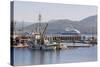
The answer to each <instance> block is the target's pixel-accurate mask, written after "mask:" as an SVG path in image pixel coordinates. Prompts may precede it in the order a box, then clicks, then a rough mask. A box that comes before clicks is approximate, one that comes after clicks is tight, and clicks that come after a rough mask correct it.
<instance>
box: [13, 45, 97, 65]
mask: <svg viewBox="0 0 100 67" xmlns="http://www.w3.org/2000/svg"><path fill="white" fill-rule="evenodd" d="M95 60H97V50H96V46H94V47H90V48H76V49H70V50H57V51H56V50H50V51H43V50H42V51H40V50H32V49H29V48H14V65H37V64H54V63H65V62H66V63H67V62H81V61H95Z"/></svg>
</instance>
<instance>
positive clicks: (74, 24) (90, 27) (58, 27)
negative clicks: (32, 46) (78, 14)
mask: <svg viewBox="0 0 100 67" xmlns="http://www.w3.org/2000/svg"><path fill="white" fill-rule="evenodd" d="M45 23H48V27H47V31H46V32H65V29H67V28H75V29H77V30H79V31H80V32H81V33H96V32H97V15H94V16H89V17H87V18H84V19H82V20H80V21H72V20H68V19H58V20H52V21H48V22H43V23H41V26H45ZM37 25H38V23H34V24H31V25H27V26H25V27H24V30H25V31H27V32H31V31H32V30H35V29H36V27H37Z"/></svg>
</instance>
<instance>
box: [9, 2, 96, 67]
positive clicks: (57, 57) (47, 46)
mask: <svg viewBox="0 0 100 67" xmlns="http://www.w3.org/2000/svg"><path fill="white" fill-rule="evenodd" d="M97 16H98V15H97V7H95V6H88V5H71V4H68V5H65V4H56V3H40V2H23V1H13V2H11V23H10V52H11V54H10V60H11V63H10V64H11V65H12V66H27V65H44V64H60V63H76V62H90V61H97V48H98V47H97V45H98V34H97V33H98V31H97Z"/></svg>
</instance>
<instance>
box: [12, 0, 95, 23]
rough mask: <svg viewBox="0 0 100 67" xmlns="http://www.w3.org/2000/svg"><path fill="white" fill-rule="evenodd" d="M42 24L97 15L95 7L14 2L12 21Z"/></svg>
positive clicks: (77, 19)
mask: <svg viewBox="0 0 100 67" xmlns="http://www.w3.org/2000/svg"><path fill="white" fill-rule="evenodd" d="M38 14H41V15H42V22H47V21H50V20H56V19H69V20H73V21H79V20H82V19H84V18H86V17H89V16H93V15H96V14H97V7H96V6H93V5H91V6H88V5H71V4H55V3H40V2H24V1H14V21H25V22H33V23H34V22H37V21H38Z"/></svg>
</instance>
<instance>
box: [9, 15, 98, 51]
mask: <svg viewBox="0 0 100 67" xmlns="http://www.w3.org/2000/svg"><path fill="white" fill-rule="evenodd" d="M41 18H42V15H41V14H39V15H38V24H37V26H36V27H35V30H34V31H32V32H31V34H25V31H24V27H23V26H24V25H22V33H17V32H16V28H15V27H14V31H13V32H12V35H11V38H12V39H13V40H12V41H13V43H12V44H11V47H14V48H32V49H39V50H41V49H42V50H49V49H55V50H56V49H65V48H68V47H90V46H93V45H94V44H97V37H96V36H94V34H91V36H88V37H87V36H85V35H84V36H83V35H82V34H81V32H80V31H79V30H77V29H75V28H68V29H65V32H56V33H51V34H47V33H46V31H47V28H48V23H45V25H44V26H42V25H41ZM26 33H29V32H26ZM68 43H73V44H70V45H69V44H68ZM76 43H79V44H76Z"/></svg>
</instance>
